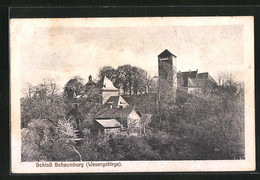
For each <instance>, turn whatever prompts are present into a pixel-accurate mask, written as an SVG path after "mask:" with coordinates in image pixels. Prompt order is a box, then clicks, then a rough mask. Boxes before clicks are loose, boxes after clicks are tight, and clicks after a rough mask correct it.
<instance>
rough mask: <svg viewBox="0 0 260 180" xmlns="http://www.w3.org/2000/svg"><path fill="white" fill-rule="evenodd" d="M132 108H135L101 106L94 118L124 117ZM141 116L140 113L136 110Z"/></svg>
mask: <svg viewBox="0 0 260 180" xmlns="http://www.w3.org/2000/svg"><path fill="white" fill-rule="evenodd" d="M133 110H135V111H138V110H136V109H135V108H134V107H131V106H128V107H125V108H112V109H109V108H102V109H101V110H99V111H98V113H97V114H96V116H95V118H96V119H116V118H126V117H127V116H128V115H129V114H130V113H131V112H132V111H133ZM137 114H138V115H139V116H140V117H141V113H140V112H137Z"/></svg>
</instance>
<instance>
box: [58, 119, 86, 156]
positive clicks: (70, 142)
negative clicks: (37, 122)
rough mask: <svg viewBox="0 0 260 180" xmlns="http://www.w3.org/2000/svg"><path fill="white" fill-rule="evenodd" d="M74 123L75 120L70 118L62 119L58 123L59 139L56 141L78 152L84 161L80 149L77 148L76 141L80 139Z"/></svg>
mask: <svg viewBox="0 0 260 180" xmlns="http://www.w3.org/2000/svg"><path fill="white" fill-rule="evenodd" d="M75 126H76V125H75V124H73V121H70V118H68V119H66V118H63V119H60V120H59V121H58V125H57V131H56V133H57V135H58V136H57V139H56V142H57V143H58V144H60V145H62V147H63V148H69V149H71V150H72V151H74V152H76V153H77V154H78V156H79V160H80V161H82V156H81V154H80V153H79V151H78V150H77V149H76V147H75V145H76V141H77V140H78V134H77V133H78V130H77V129H76V127H75Z"/></svg>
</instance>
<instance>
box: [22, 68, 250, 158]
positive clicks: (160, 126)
mask: <svg viewBox="0 0 260 180" xmlns="http://www.w3.org/2000/svg"><path fill="white" fill-rule="evenodd" d="M110 70H111V69H110ZM79 82H80V81H78V80H73V81H69V82H68V83H67V85H66V87H71V88H72V89H73V88H74V89H75V90H76V91H77V90H78V87H77V86H78V85H79V86H81V84H80V83H79ZM133 82H134V81H133ZM32 89H34V91H32ZM51 89H52V86H51V85H49V84H42V85H38V86H36V87H32V86H30V88H29V92H30V93H28V95H27V96H26V97H24V98H22V99H21V114H22V161H51V160H52V161H53V160H55V161H69V160H73V161H80V160H83V161H88V160H177V159H186V160H192V159H193V160H194V159H195V160H198V159H241V158H242V159H243V158H244V154H245V152H244V151H245V150H244V146H245V145H244V143H245V142H244V94H243V92H244V91H243V86H241V87H239V86H237V85H235V84H233V85H230V86H220V87H218V88H216V89H212V91H210V93H201V94H199V95H193V94H188V93H187V92H186V91H182V90H178V92H177V99H176V100H173V97H172V96H171V94H165V95H164V98H163V99H162V100H161V101H162V102H161V103H160V105H161V107H160V108H158V104H157V101H156V96H155V97H154V95H147V94H139V95H138V96H136V99H137V100H138V99H139V101H135V103H136V104H139V105H140V104H141V106H143V107H145V106H147V107H149V109H144V111H143V112H145V113H144V115H143V116H142V118H143V120H144V121H145V122H146V123H145V126H146V133H145V134H143V135H142V136H131V135H127V134H124V135H123V134H121V135H113V136H103V135H102V134H95V133H93V131H94V130H95V129H94V127H93V118H94V115H95V114H96V112H97V111H98V109H99V108H100V104H99V103H96V102H95V100H93V98H94V97H95V96H91V94H89V95H88V96H86V97H84V99H82V102H81V104H80V106H79V108H78V109H77V111H75V112H74V115H73V116H68V114H69V112H71V111H72V107H71V106H70V104H69V103H68V102H67V98H66V97H64V92H63V94H59V93H57V92H53V93H52V91H51ZM151 98H155V100H154V101H151ZM141 106H140V107H141ZM72 114H73V113H72ZM79 117H80V118H79ZM77 118H79V119H81V121H80V124H77V123H76V119H77ZM79 137H80V138H81V139H80V140H79V139H78V138H79Z"/></svg>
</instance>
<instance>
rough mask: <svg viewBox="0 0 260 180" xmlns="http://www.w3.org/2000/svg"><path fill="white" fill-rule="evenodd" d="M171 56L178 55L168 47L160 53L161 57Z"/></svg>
mask: <svg viewBox="0 0 260 180" xmlns="http://www.w3.org/2000/svg"><path fill="white" fill-rule="evenodd" d="M169 56H174V57H177V56H175V55H174V54H172V53H171V52H170V51H169V50H168V49H165V50H164V51H163V52H162V53H161V54H159V55H158V57H159V58H166V57H169Z"/></svg>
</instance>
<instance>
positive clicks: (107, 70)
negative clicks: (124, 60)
mask: <svg viewBox="0 0 260 180" xmlns="http://www.w3.org/2000/svg"><path fill="white" fill-rule="evenodd" d="M98 76H99V79H102V78H104V77H105V76H106V77H107V78H108V79H110V80H111V81H112V82H113V84H115V85H116V86H117V85H118V84H117V76H118V72H117V70H115V69H114V68H113V67H111V66H104V67H103V68H101V69H100V70H99V73H98Z"/></svg>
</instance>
